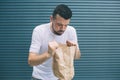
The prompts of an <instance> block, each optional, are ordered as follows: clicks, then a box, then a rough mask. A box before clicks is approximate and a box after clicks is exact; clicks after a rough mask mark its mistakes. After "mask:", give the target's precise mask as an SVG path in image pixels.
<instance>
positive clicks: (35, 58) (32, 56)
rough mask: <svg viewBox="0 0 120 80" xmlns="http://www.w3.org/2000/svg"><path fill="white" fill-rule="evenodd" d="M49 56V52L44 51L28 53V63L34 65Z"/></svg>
mask: <svg viewBox="0 0 120 80" xmlns="http://www.w3.org/2000/svg"><path fill="white" fill-rule="evenodd" d="M49 58H50V55H49V53H47V52H45V53H43V54H36V53H32V52H31V53H29V57H28V64H29V65H31V66H36V65H39V64H42V63H43V62H45V61H46V60H47V59H49Z"/></svg>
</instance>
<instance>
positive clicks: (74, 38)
mask: <svg viewBox="0 0 120 80" xmlns="http://www.w3.org/2000/svg"><path fill="white" fill-rule="evenodd" d="M70 41H72V42H75V43H76V44H77V47H78V49H79V45H78V39H77V33H76V29H74V28H72V29H71V31H70Z"/></svg>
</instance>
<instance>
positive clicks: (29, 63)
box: [28, 58, 34, 66]
mask: <svg viewBox="0 0 120 80" xmlns="http://www.w3.org/2000/svg"><path fill="white" fill-rule="evenodd" d="M28 65H30V66H34V64H33V63H32V59H30V58H28Z"/></svg>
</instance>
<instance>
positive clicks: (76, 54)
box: [74, 49, 81, 59]
mask: <svg viewBox="0 0 120 80" xmlns="http://www.w3.org/2000/svg"><path fill="white" fill-rule="evenodd" d="M80 57H81V53H80V50H79V49H77V50H76V53H75V57H74V59H80Z"/></svg>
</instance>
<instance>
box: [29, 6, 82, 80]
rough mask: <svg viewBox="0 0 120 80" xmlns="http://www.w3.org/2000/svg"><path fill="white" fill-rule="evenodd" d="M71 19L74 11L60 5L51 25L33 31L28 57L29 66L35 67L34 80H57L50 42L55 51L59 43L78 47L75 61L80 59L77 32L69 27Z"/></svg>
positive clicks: (51, 19) (55, 10) (51, 20)
mask: <svg viewBox="0 0 120 80" xmlns="http://www.w3.org/2000/svg"><path fill="white" fill-rule="evenodd" d="M71 17H72V11H71V10H70V8H69V7H68V6H67V5H64V4H61V5H58V6H57V7H56V8H55V9H54V11H53V14H52V16H50V23H47V24H42V25H39V26H37V27H36V28H35V29H34V30H33V34H32V41H31V46H30V50H29V56H28V64H30V65H31V66H33V73H32V80H57V78H56V77H55V76H54V74H53V71H52V54H50V52H49V51H48V44H49V42H51V43H52V44H53V46H52V49H53V50H55V49H56V48H57V47H58V44H57V43H62V44H67V45H68V46H77V48H78V50H77V54H75V59H79V58H80V50H79V47H78V43H77V36H76V30H75V29H74V28H73V27H72V26H69V23H70V19H71Z"/></svg>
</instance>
